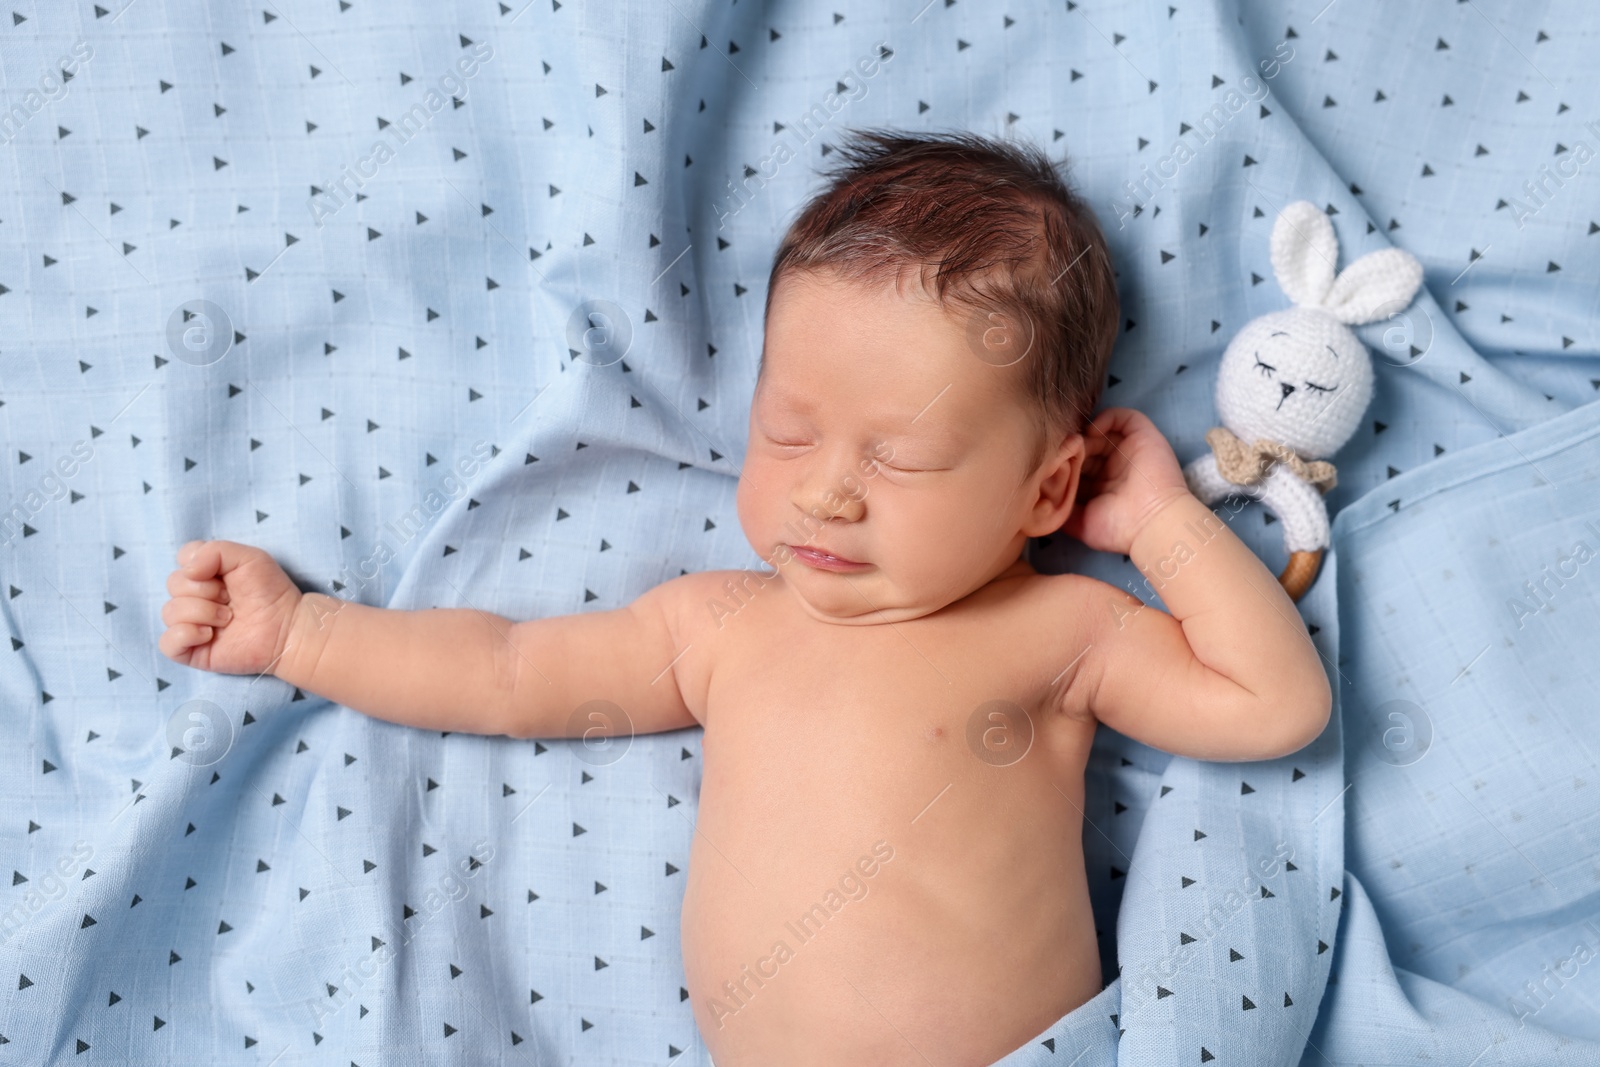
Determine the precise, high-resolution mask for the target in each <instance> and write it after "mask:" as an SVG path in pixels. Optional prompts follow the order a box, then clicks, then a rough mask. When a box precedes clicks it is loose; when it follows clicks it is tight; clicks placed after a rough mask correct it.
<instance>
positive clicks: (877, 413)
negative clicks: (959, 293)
mask: <svg viewBox="0 0 1600 1067" xmlns="http://www.w3.org/2000/svg"><path fill="white" fill-rule="evenodd" d="M1020 373H1021V368H1020V366H1009V367H1002V366H996V365H994V364H993V363H991V362H986V361H985V360H983V359H980V358H978V356H977V355H976V354H974V352H973V351H972V350H971V349H970V348H969V347H968V342H967V331H966V329H965V319H964V317H961V316H959V315H957V314H955V313H947V312H946V311H945V310H943V309H942V308H941V307H940V306H939V305H938V304H937V303H936V302H935V301H934V300H933V298H932V297H931V296H929V295H927V294H925V293H924V291H923V290H922V289H921V287H920V286H919V285H917V284H916V283H915V282H914V281H912V282H908V283H907V286H906V287H905V289H904V290H903V292H900V293H897V292H896V290H895V287H894V286H892V285H884V286H881V287H869V286H863V285H862V284H860V283H856V282H851V281H848V280H846V279H843V278H841V277H839V276H838V275H835V274H833V273H831V272H827V273H815V272H804V273H791V274H787V275H784V276H783V277H782V278H781V279H780V280H779V283H778V290H777V292H776V293H774V294H773V299H772V307H771V311H770V313H769V315H768V319H767V333H766V365H765V369H764V371H763V373H762V378H761V381H760V382H759V384H758V385H757V387H756V392H755V396H754V398H753V401H752V404H751V409H750V445H749V450H748V452H747V454H746V457H745V465H744V470H743V472H742V476H741V477H740V479H739V490H738V509H739V521H740V523H741V525H742V526H743V527H744V533H745V536H746V537H747V538H748V539H749V541H750V544H751V546H752V547H753V548H754V549H755V550H756V551H757V552H758V553H759V554H760V556H761V558H762V559H764V560H766V561H768V562H769V563H770V564H772V565H775V566H777V567H778V568H779V570H780V571H781V572H782V574H783V576H784V578H785V581H786V582H787V584H788V586H789V587H790V588H791V589H792V590H793V591H794V593H795V594H796V595H797V596H798V597H799V599H800V601H801V603H802V605H803V606H804V607H805V609H806V610H807V611H808V612H809V613H810V614H811V615H812V616H814V617H816V618H819V619H823V620H825V621H829V622H840V623H856V624H869V625H870V624H874V623H880V622H897V621H903V620H906V619H911V618H916V617H918V616H920V615H925V614H928V613H930V612H933V611H937V610H938V609H940V608H942V607H944V606H945V605H947V604H949V603H951V602H953V601H955V600H958V599H960V598H961V597H963V596H966V595H967V594H968V593H970V592H972V591H973V590H975V589H977V588H979V587H980V586H982V585H983V584H985V583H986V582H988V581H989V580H990V579H992V578H993V577H995V576H996V575H997V574H999V573H1001V572H1002V571H1005V570H1006V569H1007V568H1009V567H1011V566H1012V565H1013V564H1015V563H1016V562H1017V561H1018V558H1019V556H1020V554H1021V551H1022V548H1023V544H1024V542H1025V540H1026V538H1027V537H1030V536H1040V535H1042V534H1046V533H1050V532H1051V531H1053V530H1055V529H1057V528H1058V527H1059V526H1060V525H1061V522H1062V521H1063V520H1064V518H1065V515H1064V514H1062V513H1060V510H1059V507H1058V506H1057V507H1055V508H1054V510H1053V509H1052V505H1051V504H1050V502H1049V501H1048V500H1045V501H1044V502H1041V494H1040V486H1041V483H1042V482H1047V481H1048V483H1049V484H1055V482H1056V481H1058V480H1059V479H1060V477H1061V476H1060V475H1059V474H1056V476H1055V478H1053V479H1052V477H1051V476H1052V474H1053V473H1054V472H1057V471H1058V468H1059V467H1060V466H1061V465H1062V462H1063V461H1062V460H1061V456H1062V455H1067V454H1069V453H1070V455H1071V456H1072V457H1076V456H1077V455H1078V454H1079V453H1077V452H1072V451H1071V450H1062V451H1057V450H1047V453H1046V456H1045V460H1044V462H1043V463H1042V464H1041V465H1040V467H1039V469H1038V470H1037V471H1034V472H1032V473H1030V474H1029V475H1028V477H1027V478H1026V479H1024V477H1023V471H1022V468H1023V464H1024V463H1025V461H1026V460H1027V458H1028V457H1029V455H1030V452H1031V446H1032V445H1033V443H1034V438H1033V433H1034V428H1033V421H1032V419H1031V417H1030V416H1029V414H1028V412H1027V410H1026V409H1025V408H1024V406H1023V402H1022V398H1021V391H1020V384H1019V382H1020V379H1019V377H1017V376H1018V375H1020ZM1069 443H1070V442H1069ZM1078 462H1079V460H1077V459H1076V458H1072V459H1070V460H1069V461H1068V462H1067V466H1068V472H1069V474H1068V476H1069V477H1070V471H1071V470H1072V469H1073V465H1074V464H1076V463H1078ZM1045 495H1046V496H1048V495H1049V494H1048V493H1046V494H1045ZM1058 495H1060V494H1059V493H1058ZM808 550H810V551H812V552H816V553H825V554H827V555H831V556H833V557H835V558H837V559H841V560H845V561H850V563H853V564H854V565H844V564H839V565H832V566H830V565H829V564H828V562H827V561H826V560H825V559H819V558H817V557H815V556H810V555H808Z"/></svg>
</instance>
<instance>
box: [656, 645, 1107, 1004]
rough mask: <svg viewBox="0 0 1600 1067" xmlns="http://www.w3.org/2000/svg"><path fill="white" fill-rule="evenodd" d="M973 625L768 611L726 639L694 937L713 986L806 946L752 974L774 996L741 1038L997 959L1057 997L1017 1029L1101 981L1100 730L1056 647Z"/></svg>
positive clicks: (694, 876) (697, 869)
mask: <svg viewBox="0 0 1600 1067" xmlns="http://www.w3.org/2000/svg"><path fill="white" fill-rule="evenodd" d="M741 621H751V622H754V621H757V620H754V619H736V620H733V622H732V623H730V627H729V628H730V629H731V628H732V625H733V624H734V623H737V622H741ZM971 621H972V622H974V623H976V624H977V625H970V626H949V625H945V626H917V625H915V624H914V623H913V624H909V625H897V626H893V627H889V626H882V627H870V628H869V627H859V628H845V627H828V628H825V629H822V630H814V629H811V628H809V627H806V626H803V625H802V626H798V627H787V626H783V625H777V626H773V627H771V628H770V629H765V630H763V629H760V628H758V627H755V626H752V627H751V628H750V632H749V633H748V634H742V635H741V634H735V635H733V636H732V637H731V639H730V640H729V645H728V647H725V648H724V649H722V650H719V655H718V658H717V666H716V669H715V672H714V674H713V676H712V678H711V680H710V684H709V686H708V688H707V692H706V711H707V715H706V721H707V724H706V733H705V738H704V743H703V752H704V757H705V769H704V776H703V780H702V786H701V794H700V798H699V811H698V814H697V820H696V825H697V834H696V843H695V850H694V855H693V857H692V859H691V870H690V881H689V886H688V890H687V893H686V897H685V902H684V929H683V934H684V951H685V964H686V968H687V969H688V972H689V974H688V977H689V979H690V987H691V993H693V994H694V995H696V997H697V999H698V1000H704V999H705V998H706V997H708V996H709V995H710V994H711V992H712V991H713V990H716V989H720V988H721V985H720V983H721V982H723V981H724V980H728V979H730V978H732V979H734V980H737V979H738V976H739V974H740V973H741V968H743V967H744V966H746V965H747V964H748V965H750V966H752V967H757V968H758V971H759V972H760V973H766V972H769V971H771V972H775V971H776V970H778V969H779V968H780V965H779V963H778V962H777V961H776V958H775V957H774V955H773V953H774V951H775V950H776V949H777V948H778V946H779V944H780V943H781V944H782V946H783V953H785V954H787V953H792V954H793V955H792V956H787V955H786V958H785V959H784V961H783V963H782V965H781V969H782V970H783V972H784V973H785V974H786V975H788V976H789V977H787V978H785V979H784V980H783V981H781V982H773V983H772V984H771V985H770V987H755V986H753V985H748V983H747V984H746V988H748V989H749V990H751V991H752V992H754V991H755V990H757V989H758V988H760V989H762V990H763V991H762V992H761V993H760V994H759V995H754V996H747V997H746V1000H747V1007H749V1008H751V1009H754V1010H748V1011H747V1010H740V1012H739V1015H740V1018H741V1021H742V1022H743V1023H744V1024H745V1030H744V1032H745V1033H747V1034H748V1033H750V1024H751V1023H753V1022H755V1021H756V1020H759V1019H761V1018H763V1017H766V1018H767V1019H768V1021H769V1022H770V1023H771V1024H772V1025H773V1026H774V1027H776V1028H777V1029H778V1030H781V1029H782V1027H781V1026H780V1025H779V1020H781V1019H782V1018H784V1017H786V1016H787V1013H788V1011H789V1010H791V1009H792V1010H795V1011H802V1010H803V1011H807V1012H811V1011H825V1012H832V1013H834V1015H835V1016H836V1017H837V1016H838V1014H839V1013H845V1012H849V1013H853V1012H854V1011H855V1010H856V1009H859V1008H860V1007H861V1003H860V997H861V996H863V995H864V996H866V997H868V998H869V999H870V1000H871V1001H872V1003H873V1004H874V1006H875V1008H884V1007H885V1005H884V1004H881V1003H879V1001H880V1000H886V999H891V998H894V997H897V996H901V995H906V996H911V995H912V992H913V991H912V988H911V987H913V986H915V987H917V988H921V987H922V985H923V982H922V981H920V980H919V981H917V982H911V983H909V984H908V983H907V982H906V980H905V975H907V974H908V973H917V974H920V975H922V976H923V977H925V978H926V980H927V982H928V983H934V984H939V983H942V984H943V985H944V987H945V988H960V987H963V986H965V985H967V984H968V983H969V982H971V981H972V980H973V977H974V975H976V974H978V973H979V972H981V971H983V970H984V968H985V967H986V966H987V964H986V963H985V962H984V961H986V960H992V959H996V958H1006V959H1008V960H1009V961H1010V964H1009V966H1010V967H1011V968H1012V970H1011V971H1010V972H1009V973H1010V975H1011V979H1009V980H1008V979H1006V978H1004V977H1003V976H1001V975H998V974H996V975H994V976H992V982H995V983H1001V984H1003V985H1007V986H1009V985H1010V984H1011V980H1019V981H1021V982H1022V983H1024V984H1027V983H1032V985H1030V986H1029V988H1032V989H1033V990H1034V993H1032V994H1029V996H1033V997H1038V998H1042V999H1041V1000H1040V1001H1039V1003H1037V1004H1032V1005H1031V1007H1028V1008H1027V1010H1025V1011H1024V1005H1025V1002H1028V997H1023V999H1022V1000H1017V999H1016V995H1014V996H1013V1000H1012V1003H1013V1004H1015V1005H1016V1006H1017V1010H1019V1011H1023V1014H1024V1015H1026V1016H1027V1019H1026V1021H1025V1022H1021V1021H1020V1020H1019V1022H1020V1023H1021V1028H1022V1029H1026V1028H1027V1026H1028V1025H1032V1023H1033V1021H1035V1016H1038V1015H1040V1014H1041V1013H1043V1014H1048V1012H1049V1010H1051V1009H1052V1007H1053V1006H1055V1005H1058V1004H1059V1003H1060V1002H1061V1001H1062V999H1063V997H1064V996H1066V991H1067V990H1068V989H1069V988H1088V987H1089V986H1093V988H1098V984H1097V982H1098V969H1097V965H1096V964H1095V962H1094V961H1095V960H1096V959H1097V957H1096V956H1095V952H1094V941H1093V926H1092V920H1091V918H1090V915H1089V909H1088V901H1087V892H1086V886H1085V883H1084V877H1083V871H1082V844H1081V841H1082V838H1081V834H1082V821H1081V815H1080V812H1081V809H1082V805H1083V767H1084V764H1085V762H1086V761H1087V756H1088V750H1089V746H1090V744H1091V742H1092V740H1093V726H1092V724H1087V725H1086V724H1083V723H1081V722H1077V721H1067V720H1064V719H1063V717H1062V716H1061V715H1060V713H1059V710H1058V706H1059V697H1060V693H1061V685H1062V684H1063V682H1064V681H1065V680H1066V679H1064V678H1063V677H1062V673H1063V670H1064V668H1067V667H1068V666H1069V664H1068V662H1065V661H1063V658H1062V656H1061V655H1060V653H1059V651H1057V650H1055V649H1053V648H1051V647H1049V646H1048V643H1047V642H1046V641H1044V640H1036V641H1033V642H1031V643H1030V642H1026V641H1023V640H1022V639H1021V636H1022V635H1019V634H1017V633H1015V632H1007V631H1006V630H1005V629H1004V627H1003V626H1000V625H990V626H988V627H984V626H982V625H981V623H982V621H983V620H980V619H975V620H971ZM852 631H853V632H852ZM863 860H865V861H866V862H863ZM868 871H870V872H871V873H870V874H869V873H867V872H868ZM819 908H820V909H821V910H818V909H819ZM808 914H809V915H811V916H813V918H812V920H811V922H810V924H809V925H808V924H807V923H805V922H802V921H801V919H802V917H803V916H805V915H808ZM930 931H943V932H945V933H943V934H942V935H941V936H938V937H932V938H930V936H929V932H930ZM802 957H803V958H802ZM1066 958H1073V959H1075V960H1076V961H1077V964H1078V965H1077V966H1076V967H1073V968H1071V969H1070V970H1071V972H1072V973H1071V975H1070V976H1067V975H1065V972H1062V971H1061V970H1060V969H1059V965H1060V963H1061V961H1062V960H1063V959H1066ZM763 961H765V962H763ZM840 967H843V968H845V969H847V970H848V971H849V972H850V973H851V974H852V975H853V976H854V978H853V979H852V981H854V982H855V983H856V986H857V988H856V989H851V988H850V987H848V986H846V985H844V984H842V983H840V982H838V981H837V980H835V978H833V977H831V976H832V974H833V971H834V970H835V969H836V968H840ZM1046 971H1048V972H1049V977H1048V978H1047V979H1042V978H1041V974H1042V973H1043V972H1046ZM897 974H898V975H899V976H900V977H899V978H895V977H894V976H895V975H897ZM1019 975H1020V976H1022V977H1021V978H1020V979H1018V976H1019ZM897 983H898V984H897ZM893 990H900V992H896V991H893ZM1090 992H1091V993H1092V990H1090ZM707 1003H709V1002H707ZM707 1003H701V1004H697V1015H701V1016H703V1015H704V1013H705V1012H706V1011H707V1010H708V1008H707ZM730 1003H731V1002H730ZM925 1003H926V1002H925ZM908 1007H909V1005H908ZM990 1010H992V1008H991V1009H990ZM1048 1021H1049V1020H1048V1019H1047V1020H1045V1022H1048ZM701 1022H702V1028H704V1026H705V1023H706V1019H705V1018H704V1017H702V1019H701ZM1023 1036H1026V1034H1024V1035H1023Z"/></svg>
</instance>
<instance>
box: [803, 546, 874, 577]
mask: <svg viewBox="0 0 1600 1067" xmlns="http://www.w3.org/2000/svg"><path fill="white" fill-rule="evenodd" d="M789 549H790V551H792V552H793V553H794V554H795V556H796V558H798V559H799V560H800V561H801V562H802V563H804V564H806V565H807V566H809V567H813V568H815V569H816V570H824V571H856V570H862V569H865V568H867V567H870V566H871V564H870V563H861V562H859V561H857V560H853V559H846V558H845V557H843V556H835V555H833V554H832V553H828V552H823V551H821V550H819V549H815V548H807V547H805V546H804V545H790V546H789Z"/></svg>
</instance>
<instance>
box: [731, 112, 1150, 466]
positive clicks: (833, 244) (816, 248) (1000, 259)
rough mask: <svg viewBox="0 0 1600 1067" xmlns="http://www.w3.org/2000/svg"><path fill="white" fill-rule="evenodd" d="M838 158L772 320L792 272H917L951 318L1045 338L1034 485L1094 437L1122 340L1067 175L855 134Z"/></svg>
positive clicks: (1097, 254) (963, 144)
mask: <svg viewBox="0 0 1600 1067" xmlns="http://www.w3.org/2000/svg"><path fill="white" fill-rule="evenodd" d="M836 151H837V153H838V155H839V157H840V161H839V163H838V165H837V166H836V167H835V169H833V170H832V171H831V172H830V173H829V174H828V175H827V177H828V179H829V181H828V185H827V186H826V188H824V189H823V190H822V191H821V192H819V193H818V194H817V195H816V196H814V197H813V198H812V199H811V200H810V201H809V202H808V203H807V204H806V205H805V208H804V209H803V210H802V211H801V213H800V216H799V217H798V218H797V219H796V220H795V221H794V223H793V225H791V226H790V227H789V230H788V232H787V233H786V234H785V235H784V238H783V241H782V243H781V244H780V245H779V247H778V252H777V255H776V256H775V257H774V259H773V263H772V274H771V275H770V277H769V278H768V281H767V305H766V306H767V311H768V312H770V311H771V309H772V294H773V292H774V291H775V290H776V288H777V285H778V281H779V279H780V278H781V277H782V276H783V275H784V274H785V273H788V272H794V271H804V270H814V269H819V268H827V269H830V270H833V271H837V272H839V273H840V274H842V275H844V276H845V277H847V278H851V279H853V280H856V281H867V282H888V281H896V282H897V281H898V280H899V278H900V276H901V274H902V272H903V271H906V270H908V269H911V268H915V269H916V270H917V272H918V274H917V276H918V278H920V279H922V280H923V281H924V283H926V280H927V273H928V271H929V270H932V271H933V277H932V290H933V292H934V294H935V296H936V298H937V299H938V301H939V303H940V304H941V305H942V306H944V307H946V308H947V309H948V308H954V309H956V310H957V311H958V312H961V313H969V314H970V313H978V312H982V313H990V312H993V313H998V315H999V316H1000V318H999V319H995V320H992V321H995V322H1003V323H1006V324H1010V325H1011V326H1012V328H1013V329H1016V328H1017V326H1016V324H1022V323H1034V324H1036V333H1035V336H1034V338H1033V340H1032V343H1031V347H1030V348H1029V349H1028V352H1027V355H1026V356H1025V357H1023V358H1022V359H1021V360H1020V362H1021V363H1022V364H1023V366H1022V367H1021V368H1020V369H1021V372H1022V378H1023V383H1024V384H1023V389H1024V391H1025V395H1026V396H1027V397H1028V399H1029V401H1030V407H1031V408H1032V410H1033V413H1034V422H1035V425H1036V428H1037V431H1038V433H1037V438H1038V441H1037V445H1036V447H1035V450H1034V455H1033V457H1032V459H1031V460H1030V461H1029V463H1028V466H1027V468H1026V472H1027V473H1032V472H1033V471H1034V470H1036V469H1037V468H1038V465H1039V462H1040V460H1042V459H1043V458H1044V454H1045V450H1046V447H1047V445H1048V444H1049V441H1048V438H1049V436H1050V434H1051V431H1055V432H1059V433H1079V432H1082V431H1083V428H1084V427H1085V425H1086V424H1087V423H1088V419H1089V414H1090V412H1092V411H1093V410H1094V407H1095V404H1096V403H1098V401H1099V398H1100V389H1101V385H1102V383H1103V382H1104V380H1105V373H1106V364H1107V363H1108V362H1109V361H1110V358H1111V347H1112V344H1113V343H1114V342H1115V340H1116V335H1117V323H1118V321H1119V320H1120V317H1121V313H1120V311H1119V309H1118V305H1117V287H1116V280H1115V278H1114V277H1113V274H1112V269H1111V259H1110V256H1109V255H1108V254H1107V251H1106V243H1105V238H1104V237H1103V236H1102V235H1101V233H1100V228H1099V226H1098V225H1097V224H1096V223H1095V220H1094V216H1093V215H1092V214H1091V213H1090V211H1089V209H1088V207H1087V206H1086V205H1085V204H1084V202H1083V201H1082V200H1081V199H1079V198H1078V196H1077V195H1076V194H1075V193H1074V192H1073V190H1072V189H1071V188H1070V187H1069V186H1068V185H1067V183H1066V181H1065V180H1064V178H1063V177H1062V175H1061V174H1059V173H1058V172H1057V169H1056V168H1057V164H1055V163H1053V162H1052V161H1051V160H1050V158H1049V157H1048V156H1046V155H1045V153H1044V152H1043V150H1041V149H1040V148H1038V147H1037V146H1035V145H1033V144H1031V143H1028V142H1025V141H1010V140H1004V141H1003V140H996V139H993V138H987V137H983V136H980V135H978V134H974V133H966V132H950V133H929V134H922V133H909V132H905V131H900V130H890V129H876V130H859V131H857V130H852V131H849V134H848V137H847V138H846V139H845V141H844V143H842V144H841V145H839V146H838V147H837V149H836ZM1060 166H1061V167H1062V168H1063V169H1065V166H1066V164H1065V161H1063V163H1062V164H1060ZM979 328H980V329H981V328H982V322H981V320H979ZM1022 333H1024V334H1025V333H1026V331H1022ZM969 336H971V335H970V334H969ZM997 336H998V335H997ZM1020 338H1021V334H1019V335H1018V339H1019V340H1020ZM762 366H763V367H764V366H765V353H764V352H763V357H762ZM758 377H759V371H758Z"/></svg>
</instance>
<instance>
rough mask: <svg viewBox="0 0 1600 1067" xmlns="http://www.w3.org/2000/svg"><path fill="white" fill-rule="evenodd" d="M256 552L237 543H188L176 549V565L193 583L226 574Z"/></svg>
mask: <svg viewBox="0 0 1600 1067" xmlns="http://www.w3.org/2000/svg"><path fill="white" fill-rule="evenodd" d="M253 551H257V550H255V549H252V548H251V547H250V546H249V545H241V544H239V542H237V541H190V542H189V543H187V544H185V545H184V546H183V547H182V548H180V549H178V565H179V566H180V567H181V568H182V569H183V573H184V574H186V575H187V576H188V577H190V578H192V579H194V580H195V581H205V580H206V579H208V578H216V577H218V576H219V575H223V574H227V573H228V572H229V571H231V570H233V569H234V568H236V567H238V566H239V565H240V564H241V563H243V562H244V561H245V560H246V559H248V558H249V555H250V553H251V552H253Z"/></svg>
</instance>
